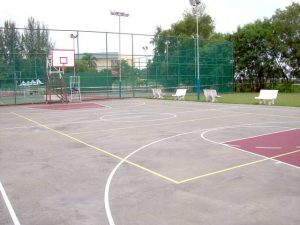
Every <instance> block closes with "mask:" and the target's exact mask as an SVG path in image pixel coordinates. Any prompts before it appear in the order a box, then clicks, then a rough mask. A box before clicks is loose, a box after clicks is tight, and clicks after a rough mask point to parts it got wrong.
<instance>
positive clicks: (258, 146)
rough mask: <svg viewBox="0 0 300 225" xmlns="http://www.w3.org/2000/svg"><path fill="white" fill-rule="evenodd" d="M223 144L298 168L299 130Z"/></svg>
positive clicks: (299, 158) (299, 162) (299, 153)
mask: <svg viewBox="0 0 300 225" xmlns="http://www.w3.org/2000/svg"><path fill="white" fill-rule="evenodd" d="M224 144H227V145H230V146H233V147H236V148H239V149H242V150H246V151H249V152H253V153H256V154H258V155H262V156H266V157H273V158H276V160H279V161H282V162H285V163H288V164H291V165H294V166H297V167H300V129H293V130H288V131H282V132H277V133H272V134H266V135H260V136H256V137H251V138H247V139H240V140H235V141H229V142H225V143H224ZM281 155H282V156H281Z"/></svg>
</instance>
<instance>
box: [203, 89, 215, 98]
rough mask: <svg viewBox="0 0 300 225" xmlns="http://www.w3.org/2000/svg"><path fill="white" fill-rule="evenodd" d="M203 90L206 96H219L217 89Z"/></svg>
mask: <svg viewBox="0 0 300 225" xmlns="http://www.w3.org/2000/svg"><path fill="white" fill-rule="evenodd" d="M203 92H204V96H205V97H206V98H209V97H216V96H218V93H217V91H216V90H215V89H203Z"/></svg>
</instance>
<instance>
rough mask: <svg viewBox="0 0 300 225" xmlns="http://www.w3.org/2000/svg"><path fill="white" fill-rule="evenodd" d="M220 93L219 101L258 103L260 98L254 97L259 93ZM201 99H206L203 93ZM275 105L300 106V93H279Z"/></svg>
mask: <svg viewBox="0 0 300 225" xmlns="http://www.w3.org/2000/svg"><path fill="white" fill-rule="evenodd" d="M220 95H221V96H222V97H221V98H219V99H218V102H219V103H229V104H252V105H258V100H256V99H254V97H256V96H258V93H229V94H220ZM196 98H197V97H196V96H187V97H186V100H188V101H195V100H196ZM200 101H205V99H204V96H203V93H201V95H200ZM275 105H278V106H291V107H300V93H279V94H278V97H277V99H276V100H275Z"/></svg>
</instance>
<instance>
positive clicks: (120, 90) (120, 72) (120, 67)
mask: <svg viewBox="0 0 300 225" xmlns="http://www.w3.org/2000/svg"><path fill="white" fill-rule="evenodd" d="M121 60H122V59H121V16H119V98H122V62H121Z"/></svg>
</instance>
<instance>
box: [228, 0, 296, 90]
mask: <svg viewBox="0 0 300 225" xmlns="http://www.w3.org/2000/svg"><path fill="white" fill-rule="evenodd" d="M227 38H228V40H230V41H232V42H233V44H234V61H235V78H236V81H237V87H238V90H239V89H240V88H239V87H242V88H241V90H242V91H258V90H259V89H261V88H266V87H267V86H270V84H271V85H272V86H274V85H276V83H277V82H278V81H281V80H286V82H287V83H288V82H289V80H290V79H291V78H292V77H299V71H300V70H299V69H300V5H299V4H297V3H293V4H292V5H291V6H289V7H287V8H286V9H285V10H277V11H276V14H275V15H274V16H273V17H272V18H270V19H267V18H265V19H264V20H257V21H256V22H254V23H250V24H247V25H245V26H244V27H242V28H238V30H237V32H235V33H234V34H233V35H229V36H227ZM243 83H247V84H248V85H247V86H243V85H240V84H243ZM243 87H244V88H243ZM286 87H287V88H288V85H286ZM288 89H289V88H288ZM288 89H287V90H288Z"/></svg>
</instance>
